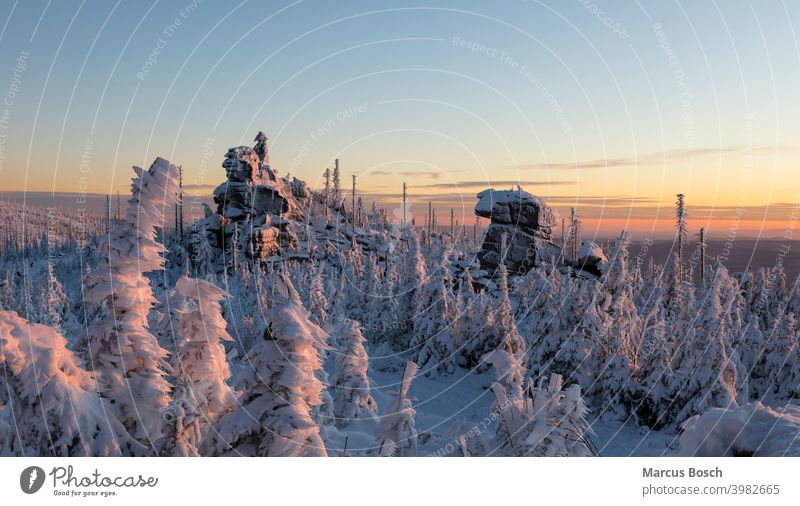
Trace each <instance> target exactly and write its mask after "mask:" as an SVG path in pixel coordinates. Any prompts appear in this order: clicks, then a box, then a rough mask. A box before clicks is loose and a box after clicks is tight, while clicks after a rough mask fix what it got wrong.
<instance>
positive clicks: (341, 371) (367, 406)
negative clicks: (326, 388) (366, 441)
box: [331, 320, 378, 427]
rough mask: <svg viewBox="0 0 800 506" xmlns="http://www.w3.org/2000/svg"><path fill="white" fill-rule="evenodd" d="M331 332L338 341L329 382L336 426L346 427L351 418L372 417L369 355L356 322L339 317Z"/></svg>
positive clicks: (374, 406)
mask: <svg viewBox="0 0 800 506" xmlns="http://www.w3.org/2000/svg"><path fill="white" fill-rule="evenodd" d="M331 333H332V334H335V335H336V336H337V337H336V340H337V342H338V343H339V350H338V351H337V354H336V360H335V362H336V369H335V373H334V376H333V382H332V390H333V392H332V396H333V406H334V414H335V416H336V419H335V420H336V425H337V426H339V427H346V426H347V425H349V424H350V422H351V421H353V420H361V419H365V418H374V417H375V414H376V412H377V409H378V405H377V404H376V403H375V400H374V399H373V398H372V394H371V393H370V387H369V378H368V377H367V369H368V366H369V358H368V357H367V352H366V350H364V341H365V339H364V337H363V336H362V335H361V328H360V326H359V324H358V322H355V321H353V320H342V321H341V322H339V323H337V324H336V325H335V326H334V327H333V330H332V332H331Z"/></svg>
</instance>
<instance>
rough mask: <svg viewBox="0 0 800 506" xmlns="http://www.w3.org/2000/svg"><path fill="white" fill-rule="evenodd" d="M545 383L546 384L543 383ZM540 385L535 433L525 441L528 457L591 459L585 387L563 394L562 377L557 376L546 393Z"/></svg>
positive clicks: (535, 395)
mask: <svg viewBox="0 0 800 506" xmlns="http://www.w3.org/2000/svg"><path fill="white" fill-rule="evenodd" d="M541 383H543V382H541ZM541 383H540V385H539V387H538V388H536V389H534V390H533V392H532V397H533V402H532V408H531V411H532V417H533V423H532V424H531V431H530V434H528V436H527V438H526V439H525V443H526V444H527V446H528V449H527V452H526V455H528V456H542V457H556V456H568V457H587V456H590V455H592V454H593V452H592V449H591V443H590V441H589V436H590V435H591V434H592V430H591V428H590V427H589V424H588V423H587V421H586V416H587V414H588V413H589V409H588V408H587V407H586V403H585V402H584V401H583V398H582V397H581V387H580V386H579V385H572V386H570V387H568V388H567V389H566V390H563V389H562V387H561V385H562V382H561V377H560V376H558V375H557V374H554V375H552V376H551V377H550V382H549V384H548V386H547V388H546V389H545V388H544V387H543V385H542V384H541Z"/></svg>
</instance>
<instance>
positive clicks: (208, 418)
mask: <svg viewBox="0 0 800 506" xmlns="http://www.w3.org/2000/svg"><path fill="white" fill-rule="evenodd" d="M225 295H226V294H225V292H224V291H223V290H221V289H220V288H217V287H216V286H214V285H212V284H211V283H209V282H208V281H204V280H199V279H192V278H189V277H186V276H183V277H181V278H180V279H179V280H178V282H177V283H176V285H175V289H174V290H173V291H172V294H171V296H170V311H169V313H168V315H167V316H165V319H168V323H169V327H170V330H171V333H172V336H173V339H174V341H175V343H176V346H175V349H176V350H177V352H176V353H175V354H174V356H173V357H172V362H171V365H172V371H173V375H174V376H175V379H176V386H175V389H174V391H173V394H172V400H171V401H170V405H169V406H168V408H167V411H166V415H165V418H166V419H167V421H168V423H167V426H168V427H167V432H168V434H167V437H166V441H164V442H163V443H162V445H163V446H162V448H163V450H162V452H163V453H164V454H166V455H174V456H184V457H186V456H198V455H199V451H198V448H199V447H200V445H201V443H202V440H203V439H204V437H205V435H206V433H207V432H208V430H209V428H210V427H211V426H212V425H213V424H214V423H215V422H216V421H217V420H218V419H219V418H220V417H221V416H222V415H224V414H225V413H227V412H229V411H231V409H232V406H233V401H234V396H233V393H232V391H231V388H230V387H229V386H228V385H227V384H226V382H227V381H228V380H229V379H230V377H231V373H230V369H229V368H228V362H227V359H226V357H225V348H224V347H223V344H222V342H223V341H226V342H227V341H232V340H233V338H232V337H231V336H230V334H228V332H227V330H226V329H225V327H226V325H227V324H226V322H225V320H224V319H223V317H222V308H221V306H220V303H221V302H222V301H223V300H224V299H225ZM165 323H166V322H165Z"/></svg>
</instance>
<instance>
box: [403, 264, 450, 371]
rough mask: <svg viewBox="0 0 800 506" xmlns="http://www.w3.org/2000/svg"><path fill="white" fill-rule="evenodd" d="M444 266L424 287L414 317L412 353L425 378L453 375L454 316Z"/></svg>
mask: <svg viewBox="0 0 800 506" xmlns="http://www.w3.org/2000/svg"><path fill="white" fill-rule="evenodd" d="M447 269H448V267H447V265H444V266H443V268H442V269H440V270H439V271H438V275H437V276H435V277H434V278H433V279H431V280H430V281H429V282H428V284H427V286H425V298H424V299H423V303H422V309H421V311H420V312H419V313H418V314H417V315H416V316H415V317H414V338H413V339H412V342H411V347H412V349H413V350H414V351H415V352H416V361H415V362H416V363H417V365H419V367H420V368H421V369H422V370H423V371H425V373H426V374H427V375H431V374H432V373H434V372H435V373H436V374H441V375H446V374H452V373H453V372H454V371H455V366H456V360H455V354H454V352H455V349H454V345H453V338H452V333H451V325H452V321H453V315H452V314H451V309H450V308H451V306H452V302H451V301H450V290H449V289H448V287H447V284H448V281H447V279H446V278H445V277H444V276H445V275H446V274H447V272H448V271H447Z"/></svg>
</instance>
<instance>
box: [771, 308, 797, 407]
mask: <svg viewBox="0 0 800 506" xmlns="http://www.w3.org/2000/svg"><path fill="white" fill-rule="evenodd" d="M799 344H800V343H798V330H797V319H796V317H795V315H794V313H786V314H785V315H784V316H783V317H782V318H780V320H779V323H778V324H777V326H776V327H775V329H774V330H773V331H772V332H770V333H769V334H768V339H767V343H766V345H765V347H764V362H765V364H764V369H765V371H766V372H767V374H768V376H767V381H766V386H765V387H763V391H764V393H766V392H768V391H772V392H773V393H775V394H776V395H778V396H780V397H784V398H786V397H789V398H796V397H800V345H799Z"/></svg>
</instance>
